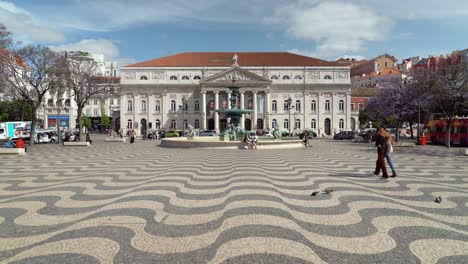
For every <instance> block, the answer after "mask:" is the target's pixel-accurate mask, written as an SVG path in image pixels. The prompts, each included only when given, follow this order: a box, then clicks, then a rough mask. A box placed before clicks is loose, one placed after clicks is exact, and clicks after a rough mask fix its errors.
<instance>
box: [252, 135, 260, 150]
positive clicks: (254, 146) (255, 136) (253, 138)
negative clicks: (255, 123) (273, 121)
mask: <svg viewBox="0 0 468 264" xmlns="http://www.w3.org/2000/svg"><path fill="white" fill-rule="evenodd" d="M257 143H258V136H257V134H255V135H253V136H252V142H251V148H252V149H257Z"/></svg>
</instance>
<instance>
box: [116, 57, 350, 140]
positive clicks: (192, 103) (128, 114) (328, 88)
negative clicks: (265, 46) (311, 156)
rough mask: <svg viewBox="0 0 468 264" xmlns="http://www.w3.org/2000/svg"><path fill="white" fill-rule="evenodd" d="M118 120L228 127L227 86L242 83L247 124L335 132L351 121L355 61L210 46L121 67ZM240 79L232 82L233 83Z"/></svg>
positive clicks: (137, 126)
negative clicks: (207, 49) (221, 49)
mask: <svg viewBox="0 0 468 264" xmlns="http://www.w3.org/2000/svg"><path fill="white" fill-rule="evenodd" d="M121 74H122V79H121V94H122V95H121V98H120V101H121V105H120V126H121V127H122V128H124V129H134V130H135V131H136V132H137V133H138V134H141V133H145V132H146V131H148V130H156V129H163V128H165V129H177V130H182V129H185V128H187V126H188V125H192V126H193V127H194V128H195V129H200V130H207V129H208V130H216V131H218V132H219V131H223V130H224V129H225V128H226V126H227V124H228V123H229V120H228V119H227V118H226V117H225V116H224V115H223V114H219V113H217V112H215V111H214V110H215V109H223V108H229V107H230V104H229V103H228V102H229V99H230V96H231V94H230V90H229V89H228V87H229V86H232V85H234V86H236V87H239V92H240V101H239V102H238V106H237V107H238V108H240V109H252V110H253V111H252V113H251V114H244V115H243V116H242V119H241V122H240V123H241V124H240V125H241V127H242V128H244V129H246V130H255V129H264V128H273V127H278V128H279V129H282V130H289V131H298V130H303V129H306V128H308V129H309V128H310V129H314V130H316V131H317V132H318V133H320V134H321V135H325V136H331V135H333V133H334V132H338V131H339V130H345V129H350V126H351V109H350V107H351V81H350V67H349V66H347V65H342V64H338V63H336V62H329V61H324V60H319V59H315V58H310V57H305V56H301V55H297V54H292V53H286V52H240V53H237V54H235V53H233V52H221V53H218V52H205V53H179V54H176V55H172V56H168V57H163V58H158V59H154V60H150V61H145V62H141V63H136V64H132V65H128V66H126V67H122V68H121ZM233 80H234V82H233Z"/></svg>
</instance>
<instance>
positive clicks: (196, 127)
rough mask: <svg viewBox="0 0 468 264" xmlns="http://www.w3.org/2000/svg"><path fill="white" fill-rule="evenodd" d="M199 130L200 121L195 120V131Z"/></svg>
mask: <svg viewBox="0 0 468 264" xmlns="http://www.w3.org/2000/svg"><path fill="white" fill-rule="evenodd" d="M199 128H200V120H198V119H195V129H199Z"/></svg>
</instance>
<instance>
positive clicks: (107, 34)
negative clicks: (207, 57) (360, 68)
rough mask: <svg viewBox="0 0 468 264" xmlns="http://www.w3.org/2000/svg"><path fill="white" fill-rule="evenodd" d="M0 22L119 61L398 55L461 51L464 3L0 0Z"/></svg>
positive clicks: (29, 36)
mask: <svg viewBox="0 0 468 264" xmlns="http://www.w3.org/2000/svg"><path fill="white" fill-rule="evenodd" d="M0 23H2V24H4V25H5V26H6V27H7V29H8V30H9V31H11V32H12V33H13V36H14V39H15V40H19V41H21V42H22V43H33V44H41V45H46V46H50V47H51V48H53V49H56V50H81V51H88V52H92V53H99V54H104V55H105V58H106V60H109V61H110V60H115V61H118V62H119V63H120V65H126V64H130V63H134V62H140V61H146V60H150V59H154V58H159V57H164V56H168V55H171V54H176V53H180V52H189V51H190V52H207V51H230V52H248V51H250V52H255V51H257V52H259V51H268V52H282V51H288V52H294V53H298V54H302V55H306V56H311V57H315V58H320V59H324V60H336V59H337V58H340V57H354V58H358V59H363V58H365V59H372V58H374V57H376V56H378V55H380V54H383V53H388V54H390V55H393V56H395V57H396V58H397V59H398V60H399V61H401V60H402V59H404V58H407V57H411V56H422V57H427V56H429V55H440V54H446V53H449V52H451V51H454V50H461V49H466V48H468V0H444V1H441V0H392V1H382V0H237V1H232V0H184V1H182V0H133V1H126V0H66V1H63V0H29V1H26V0H15V1H2V0H0ZM239 63H240V64H241V66H242V58H239Z"/></svg>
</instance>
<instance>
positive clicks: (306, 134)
mask: <svg viewBox="0 0 468 264" xmlns="http://www.w3.org/2000/svg"><path fill="white" fill-rule="evenodd" d="M309 135H310V133H309V131H307V129H304V131H303V132H302V134H301V139H302V142H304V146H305V147H312V146H311V145H310V141H309Z"/></svg>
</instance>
